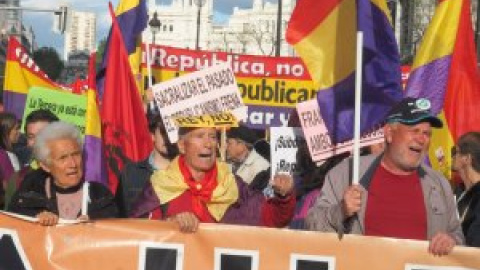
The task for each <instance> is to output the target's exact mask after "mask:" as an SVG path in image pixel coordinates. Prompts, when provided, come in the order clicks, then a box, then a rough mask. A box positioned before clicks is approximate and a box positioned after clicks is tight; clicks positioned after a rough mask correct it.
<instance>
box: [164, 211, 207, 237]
mask: <svg viewBox="0 0 480 270" xmlns="http://www.w3.org/2000/svg"><path fill="white" fill-rule="evenodd" d="M170 220H174V221H175V222H177V224H178V226H179V227H180V231H181V232H184V233H193V232H196V231H197V229H198V224H199V223H200V221H199V220H198V218H197V216H195V214H193V213H190V212H183V213H180V214H177V215H175V216H174V217H172V218H170Z"/></svg>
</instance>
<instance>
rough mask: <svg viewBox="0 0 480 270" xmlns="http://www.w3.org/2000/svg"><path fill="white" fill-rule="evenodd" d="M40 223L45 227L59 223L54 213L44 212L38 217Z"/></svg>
mask: <svg viewBox="0 0 480 270" xmlns="http://www.w3.org/2000/svg"><path fill="white" fill-rule="evenodd" d="M37 218H38V223H40V225H43V226H54V225H57V223H58V216H57V215H55V214H54V213H52V212H48V211H43V212H41V213H39V214H38V215H37Z"/></svg>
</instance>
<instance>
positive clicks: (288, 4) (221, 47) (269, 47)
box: [143, 0, 296, 56]
mask: <svg viewBox="0 0 480 270" xmlns="http://www.w3.org/2000/svg"><path fill="white" fill-rule="evenodd" d="M204 1H205V3H204V5H203V7H202V8H201V13H200V31H199V48H200V49H202V50H213V51H224V52H230V53H239V54H253V55H273V54H274V51H275V42H276V39H277V34H276V33H277V31H276V27H277V12H278V6H277V4H272V3H269V2H266V1H265V0H253V5H252V8H249V9H240V8H238V7H235V8H234V11H233V14H232V15H231V16H230V18H229V21H228V22H227V23H226V24H224V25H215V24H214V23H213V0H204ZM196 2H197V1H196V0H172V3H171V5H168V6H166V5H160V6H157V5H155V3H154V1H153V0H151V1H150V3H149V13H150V14H149V15H150V18H153V14H154V13H155V12H157V16H158V19H159V20H160V22H161V27H160V31H159V32H158V33H156V34H155V42H156V44H161V45H167V46H173V47H179V48H190V49H194V48H195V44H196V38H197V15H198V6H197V5H196ZM295 3H296V0H283V5H282V24H281V25H282V31H281V33H282V39H281V40H282V42H281V56H292V55H293V54H294V52H293V48H292V47H291V46H289V45H288V44H287V42H286V41H285V30H286V27H287V23H288V21H289V20H290V16H291V14H292V11H293V9H294V7H295ZM153 36H154V35H153V33H152V31H150V29H147V30H146V31H145V32H144V36H143V38H144V40H148V41H149V42H152V41H153Z"/></svg>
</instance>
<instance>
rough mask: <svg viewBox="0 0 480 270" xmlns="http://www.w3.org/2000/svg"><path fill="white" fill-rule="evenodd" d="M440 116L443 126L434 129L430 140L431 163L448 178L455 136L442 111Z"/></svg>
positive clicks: (450, 173) (449, 177) (449, 176)
mask: <svg viewBox="0 0 480 270" xmlns="http://www.w3.org/2000/svg"><path fill="white" fill-rule="evenodd" d="M438 118H440V119H441V120H442V122H443V128H441V129H432V130H433V133H432V138H431V141H430V151H429V157H430V163H431V165H432V168H433V169H435V170H437V171H439V172H441V173H442V174H443V175H444V176H445V177H446V178H447V179H451V175H452V172H451V167H452V156H451V153H450V152H451V151H450V150H451V148H452V146H454V142H453V137H452V135H451V134H450V131H449V129H448V124H447V121H446V119H445V115H444V112H443V111H442V112H441V113H440V114H439V115H438Z"/></svg>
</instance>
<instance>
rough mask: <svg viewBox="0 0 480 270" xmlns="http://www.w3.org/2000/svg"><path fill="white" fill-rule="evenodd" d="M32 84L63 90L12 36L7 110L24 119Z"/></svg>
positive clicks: (7, 69) (6, 84) (6, 80)
mask: <svg viewBox="0 0 480 270" xmlns="http://www.w3.org/2000/svg"><path fill="white" fill-rule="evenodd" d="M32 86H39V87H45V88H49V89H58V90H62V86H60V85H59V84H56V83H55V82H53V81H51V80H50V79H49V78H48V77H47V74H45V73H44V72H43V71H42V70H40V68H39V67H38V66H37V64H35V62H34V61H33V58H32V57H31V56H30V55H29V54H28V52H27V50H26V49H25V48H24V47H23V46H22V45H21V44H20V42H18V41H17V39H16V38H15V37H10V39H9V40H8V51H7V61H6V63H5V78H4V86H3V89H4V91H3V104H4V107H5V111H8V112H11V113H14V114H15V115H16V116H17V118H18V119H22V116H23V112H24V110H25V102H26V100H27V94H28V91H29V90H30V88H31V87H32Z"/></svg>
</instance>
